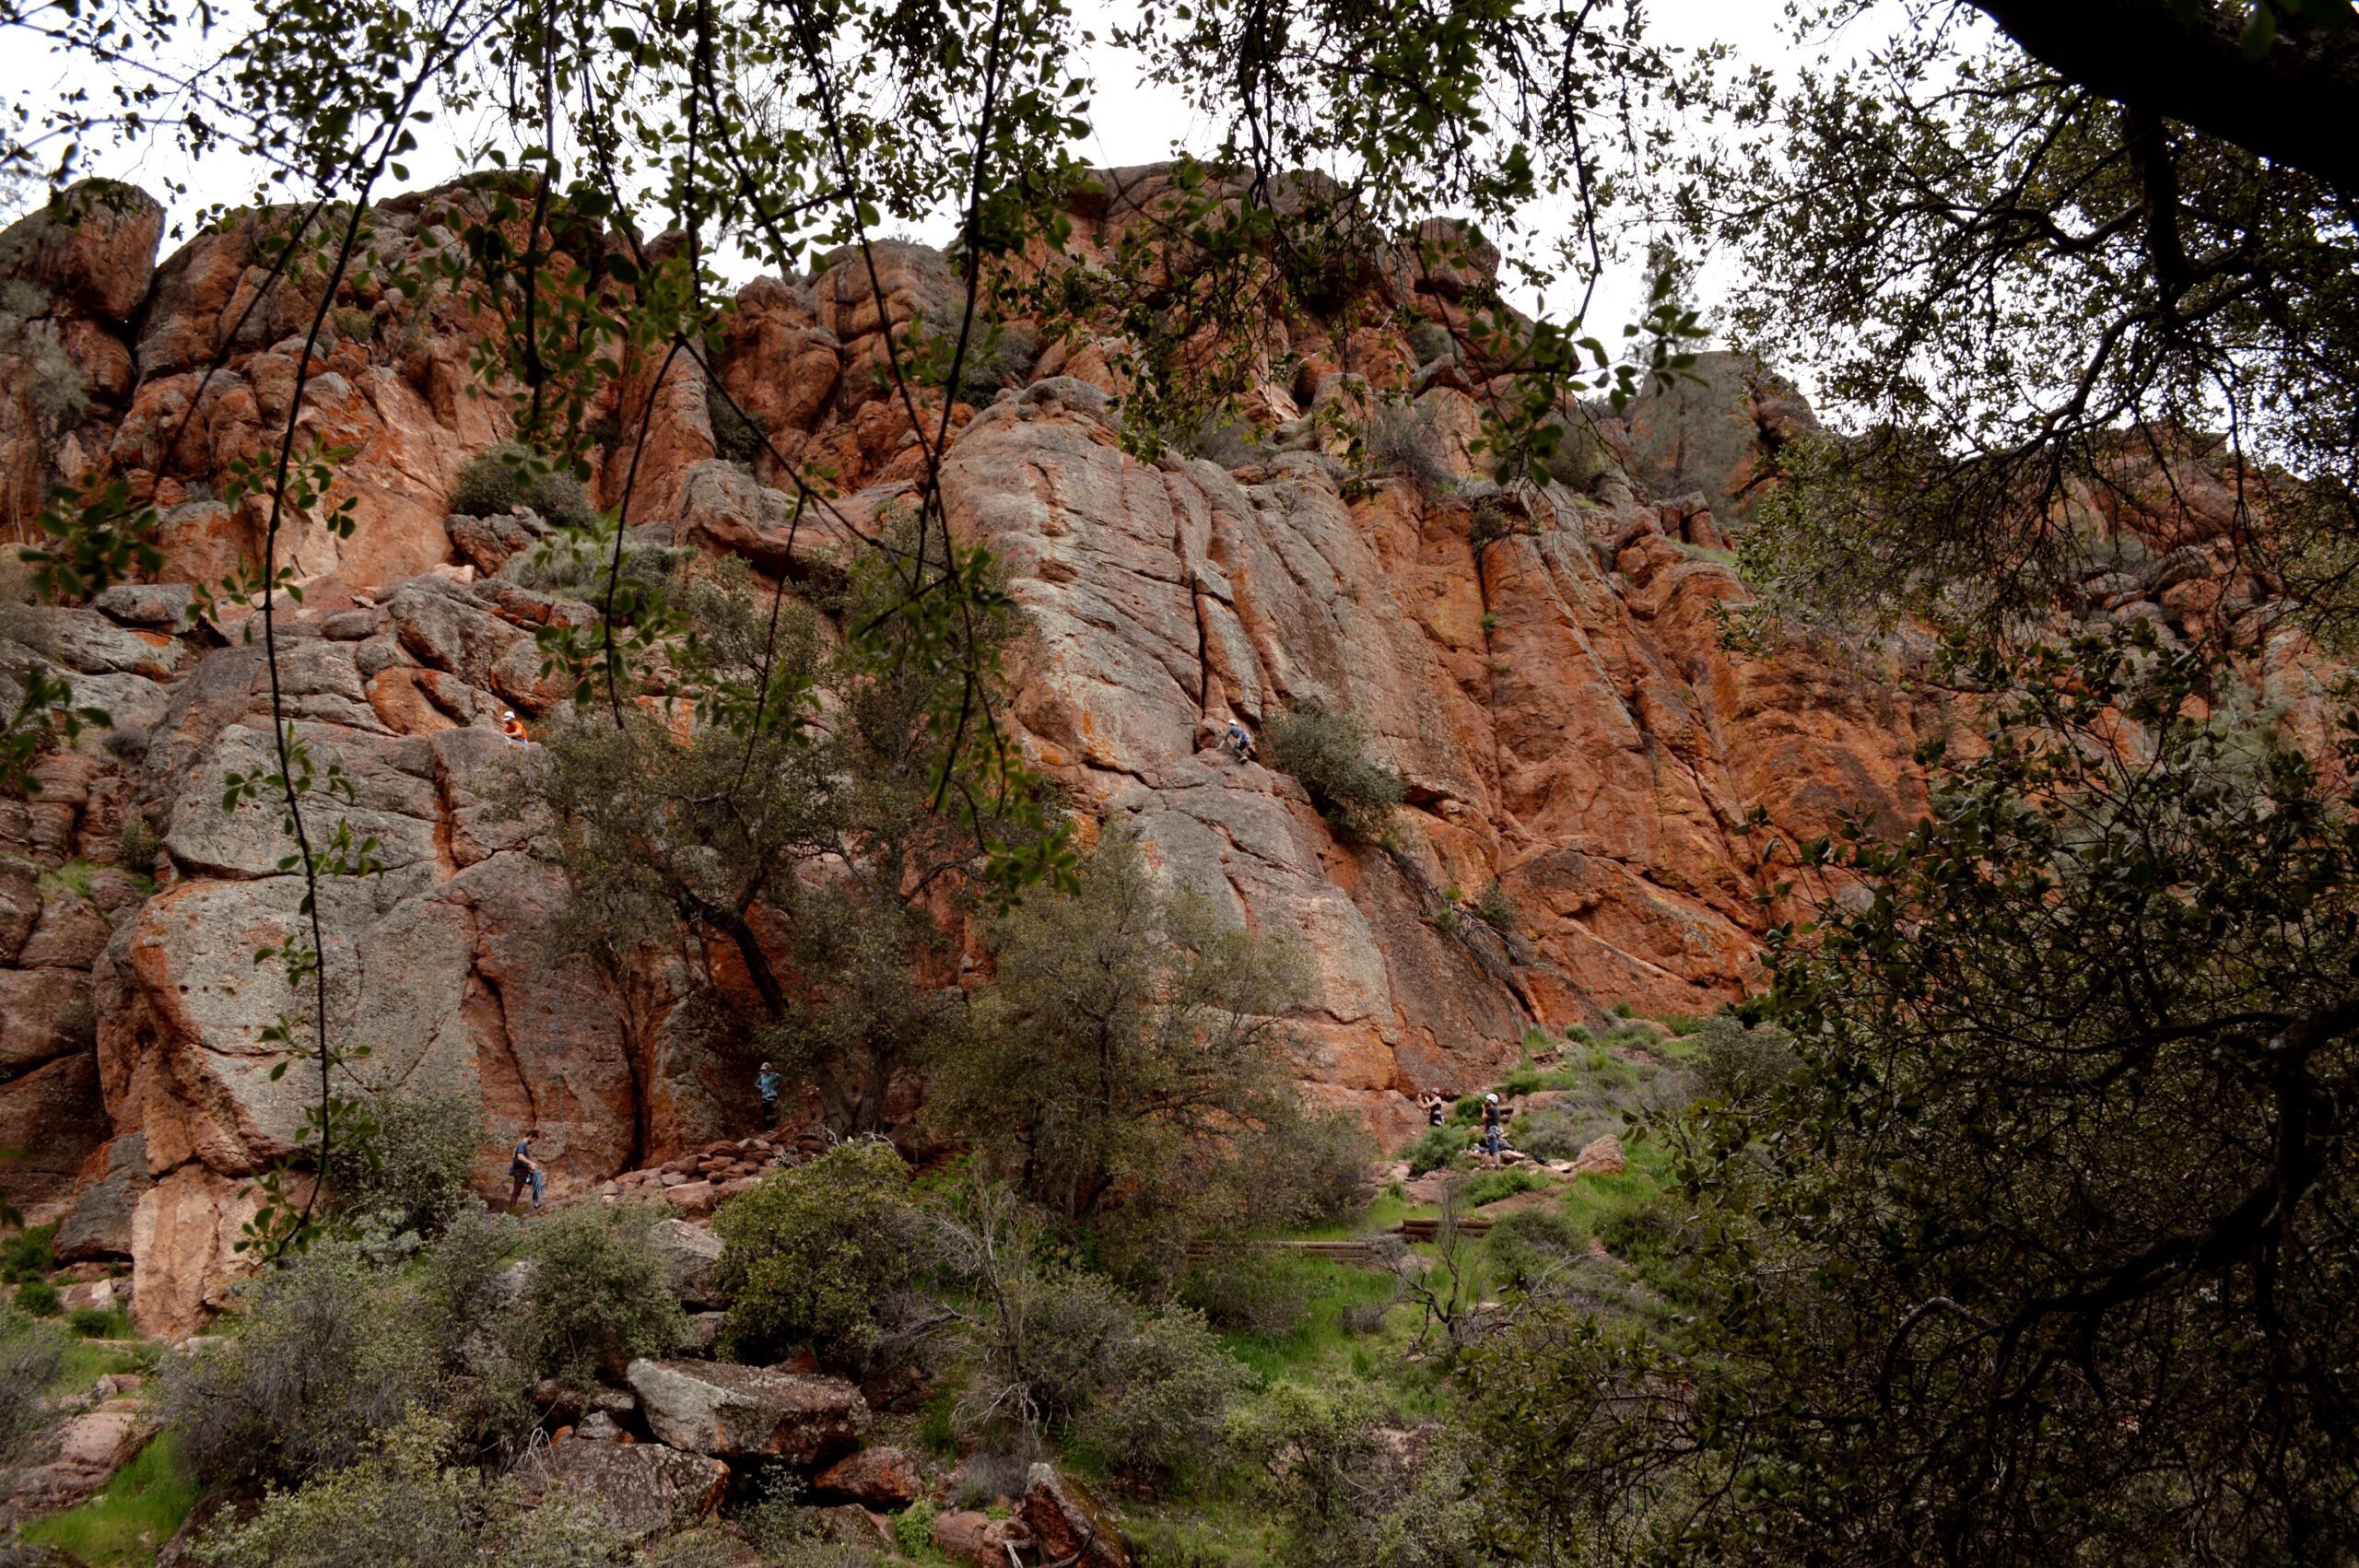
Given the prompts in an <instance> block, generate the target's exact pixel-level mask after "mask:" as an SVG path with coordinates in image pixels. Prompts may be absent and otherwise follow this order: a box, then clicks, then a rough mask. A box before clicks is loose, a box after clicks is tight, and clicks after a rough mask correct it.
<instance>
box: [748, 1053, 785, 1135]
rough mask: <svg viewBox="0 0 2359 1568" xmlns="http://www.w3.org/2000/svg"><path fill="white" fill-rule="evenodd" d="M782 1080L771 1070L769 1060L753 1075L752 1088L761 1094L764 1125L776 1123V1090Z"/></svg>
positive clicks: (781, 1083) (768, 1125)
mask: <svg viewBox="0 0 2359 1568" xmlns="http://www.w3.org/2000/svg"><path fill="white" fill-rule="evenodd" d="M784 1082H785V1081H784V1080H783V1079H781V1078H780V1076H779V1075H778V1074H777V1073H776V1072H775V1071H771V1069H770V1064H769V1062H764V1063H762V1070H761V1071H759V1072H757V1073H756V1074H755V1075H754V1088H755V1089H756V1091H757V1092H758V1093H759V1094H761V1096H762V1125H763V1126H764V1127H775V1126H777V1125H778V1092H779V1090H780V1088H781V1087H782V1086H783V1085H784Z"/></svg>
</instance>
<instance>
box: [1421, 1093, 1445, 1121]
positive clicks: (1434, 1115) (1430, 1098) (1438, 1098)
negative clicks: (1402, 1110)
mask: <svg viewBox="0 0 2359 1568" xmlns="http://www.w3.org/2000/svg"><path fill="white" fill-rule="evenodd" d="M1417 1104H1419V1105H1420V1106H1424V1107H1425V1110H1426V1126H1427V1127H1439V1126H1440V1125H1441V1124H1442V1122H1443V1120H1444V1119H1445V1118H1446V1117H1448V1116H1449V1101H1448V1100H1445V1099H1443V1098H1442V1094H1441V1091H1440V1090H1438V1089H1428V1090H1426V1094H1425V1098H1423V1099H1421V1100H1419V1101H1418V1102H1417Z"/></svg>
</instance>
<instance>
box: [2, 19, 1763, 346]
mask: <svg viewBox="0 0 2359 1568" xmlns="http://www.w3.org/2000/svg"><path fill="white" fill-rule="evenodd" d="M242 9H244V7H243V6H241V5H236V4H233V5H232V6H230V7H229V8H228V14H229V16H230V17H231V18H233V20H234V19H235V14H236V12H237V11H239V10H242ZM1785 9H1786V7H1785V6H1784V5H1782V4H1780V3H1778V0H1675V3H1673V4H1671V5H1668V6H1660V7H1657V8H1654V9H1652V10H1651V11H1650V14H1649V33H1650V36H1651V37H1653V38H1654V39H1655V40H1657V41H1660V42H1662V43H1666V44H1671V45H1676V46H1680V47H1683V48H1688V49H1699V48H1703V47H1706V46H1708V45H1710V44H1713V43H1716V42H1725V43H1728V44H1731V45H1732V46H1733V47H1734V48H1735V50H1736V51H1737V53H1738V54H1739V56H1740V57H1741V58H1742V59H1743V60H1745V61H1747V62H1755V61H1757V62H1761V63H1764V64H1771V65H1773V66H1774V67H1778V68H1790V67H1791V66H1792V65H1793V64H1796V63H1797V61H1798V59H1799V56H1798V55H1797V54H1796V52H1795V50H1794V48H1793V46H1792V44H1791V42H1790V40H1789V38H1788V36H1787V34H1786V31H1785V28H1784V12H1785ZM1076 10H1077V12H1078V14H1079V15H1080V16H1081V18H1083V19H1084V21H1085V23H1086V25H1089V26H1090V27H1091V28H1092V29H1093V30H1094V31H1096V32H1097V33H1098V34H1099V36H1100V37H1101V39H1102V38H1103V36H1104V35H1105V34H1106V33H1107V32H1108V31H1109V23H1111V22H1113V21H1116V20H1119V19H1120V15H1121V7H1120V6H1116V5H1110V4H1107V3H1106V0H1080V3H1079V4H1078V5H1077V6H1076ZM249 14H250V13H249ZM9 44H10V47H8V48H6V49H5V50H0V93H4V94H5V95H6V101H7V102H10V103H28V102H29V103H31V104H33V105H34V106H35V107H36V108H37V109H38V108H41V107H45V105H44V103H43V100H44V99H54V98H55V96H56V95H57V94H59V93H61V92H63V91H65V90H66V89H67V88H69V87H70V86H71V85H72V84H73V83H74V81H76V79H79V80H82V81H84V82H86V83H89V84H90V85H92V86H96V85H98V84H97V83H96V81H95V79H94V78H92V77H90V76H88V75H87V74H79V75H78V76H77V74H76V73H74V72H72V71H71V70H70V68H69V66H68V64H67V63H66V62H64V61H62V60H60V59H59V58H58V57H56V56H53V55H48V54H44V53H41V52H40V51H39V50H38V49H37V48H35V47H31V46H30V44H31V41H29V40H28V39H25V38H24V37H23V36H22V35H18V36H16V37H15V38H13V39H10V40H9ZM1092 67H1093V72H1094V74H1095V76H1096V77H1097V88H1096V92H1095V99H1094V109H1093V122H1094V125H1095V129H1094V130H1093V132H1092V133H1091V135H1089V137H1088V138H1087V140H1086V144H1085V146H1084V151H1085V153H1086V156H1087V157H1088V158H1090V159H1091V160H1092V161H1093V162H1097V163H1100V164H1104V165H1121V164H1133V163H1148V162H1153V161H1156V160H1157V159H1160V158H1168V157H1169V156H1170V154H1171V151H1172V148H1173V147H1174V146H1175V145H1181V146H1185V145H1194V146H1202V145H1203V142H1204V141H1205V140H1206V139H1208V138H1207V136H1206V135H1203V133H1204V131H1205V129H1206V128H1205V127H1203V126H1200V125H1196V124H1194V123H1191V117H1190V115H1189V114H1188V112H1187V111H1186V110H1185V108H1184V106H1182V105H1181V104H1180V102H1179V101H1178V99H1176V97H1175V96H1174V95H1172V94H1170V93H1168V92H1166V91H1159V90H1157V89H1156V88H1151V87H1149V86H1147V85H1145V84H1144V83H1142V82H1141V81H1140V80H1139V79H1138V76H1137V72H1136V69H1135V63H1134V61H1133V58H1132V57H1131V56H1130V55H1129V54H1127V53H1125V52H1123V51H1121V50H1118V49H1116V48H1114V47H1112V46H1111V45H1110V44H1106V43H1103V42H1101V43H1099V44H1098V45H1097V46H1096V48H1095V50H1094V52H1093V55H1092ZM469 129H470V128H469V127H464V126H461V127H455V128H454V130H456V131H458V132H459V133H460V134H459V135H454V136H453V137H452V140H451V141H449V142H447V143H445V144H444V147H443V149H442V151H441V154H440V157H438V156H437V149H436V148H434V147H431V146H429V147H428V148H425V149H422V151H421V153H420V154H419V155H418V156H416V157H413V158H409V159H408V160H407V162H408V164H409V167H410V169H411V170H412V172H413V175H414V177H415V178H414V180H413V181H412V183H413V184H418V185H425V184H433V183H437V182H440V181H442V180H445V179H448V178H450V177H451V176H452V175H453V174H456V173H458V172H460V171H461V170H459V169H458V168H457V167H456V164H457V154H456V151H455V148H456V146H458V145H459V144H460V143H462V142H464V141H467V140H470V139H472V138H471V137H469V136H468V135H465V134H464V133H466V132H467V131H468V130H469ZM478 129H479V128H478ZM84 167H85V171H86V172H92V173H101V174H107V175H111V176H113V177H115V178H118V179H123V180H127V181H133V182H134V183H137V184H141V185H144V186H146V187H147V189H149V190H150V191H153V192H155V193H158V195H161V194H163V193H164V186H165V183H166V182H167V181H183V182H185V183H186V184H187V185H188V186H189V193H188V194H187V195H186V196H185V197H182V198H178V199H175V200H174V201H172V202H171V203H170V205H171V207H172V209H173V213H172V216H173V217H174V218H175V220H181V219H185V218H186V217H187V216H189V215H190V214H192V213H194V211H196V210H197V209H199V208H201V207H203V206H205V205H209V204H211V203H214V202H229V203H233V204H234V203H239V202H241V201H243V200H245V199H247V198H248V197H249V196H250V194H251V193H252V190H253V188H254V183H255V178H254V177H255V170H254V167H253V166H252V164H250V163H249V162H247V161H246V160H244V159H242V158H236V157H234V156H229V155H219V156H217V157H215V158H210V159H208V160H207V162H206V163H205V165H204V166H203V167H200V168H194V169H192V168H191V167H190V166H189V165H188V163H187V162H186V160H185V159H183V158H181V157H180V155H179V154H178V152H177V150H176V149H174V148H173V147H171V146H169V145H163V144H150V145H146V146H121V147H107V148H100V149H95V150H94V156H92V157H90V158H88V160H87V162H86V164H85V166H84ZM21 194H22V195H23V196H25V197H28V198H32V199H37V198H38V194H39V193H38V192H37V191H35V192H25V193H21ZM1548 216H1549V215H1548V214H1546V213H1537V214H1534V215H1533V218H1534V220H1535V221H1536V223H1538V224H1541V225H1544V224H1545V223H1546V222H1547V220H1548ZM948 233H949V228H948V225H947V224H946V223H945V226H944V230H943V233H942V234H939V235H933V234H929V235H926V236H925V238H928V239H932V240H943V239H946V238H947V236H948ZM166 244H167V248H168V249H169V248H170V244H171V241H170V240H167V241H166ZM1733 265H1734V259H1732V258H1708V259H1707V260H1706V271H1705V274H1704V276H1703V279H1702V288H1701V293H1702V296H1703V298H1702V302H1703V303H1704V304H1705V305H1706V306H1707V307H1708V306H1709V305H1710V304H1711V303H1712V302H1713V300H1714V299H1715V298H1717V297H1718V296H1719V294H1720V293H1721V292H1723V291H1724V290H1725V288H1726V287H1727V286H1728V284H1729V281H1730V279H1731V276H1732V275H1733ZM746 270H748V271H750V269H746ZM1584 281H1585V280H1582V279H1568V280H1567V282H1566V283H1565V284H1564V285H1562V286H1561V287H1559V288H1558V289H1557V290H1555V291H1552V292H1553V295H1554V297H1553V298H1549V299H1548V300H1546V301H1544V302H1543V301H1540V300H1535V299H1518V300H1516V301H1515V302H1516V303H1517V304H1519V305H1520V306H1522V307H1524V308H1526V309H1530V308H1532V307H1533V306H1535V305H1543V304H1544V305H1545V307H1546V308H1547V310H1548V311H1549V313H1551V314H1553V315H1561V314H1563V313H1564V312H1565V311H1567V310H1568V309H1569V308H1570V307H1571V306H1572V305H1573V304H1574V303H1577V302H1578V299H1579V291H1580V287H1581V285H1582V283H1583V282H1584ZM1645 295H1646V280H1645V278H1644V277H1643V275H1642V274H1641V269H1640V267H1639V265H1638V264H1637V260H1636V259H1628V260H1625V262H1624V263H1621V264H1619V265H1617V266H1615V267H1613V268H1611V269H1609V271H1608V273H1607V275H1605V276H1604V277H1603V278H1602V279H1601V280H1600V284H1599V290H1598V297H1597V299H1596V302H1595V304H1594V306H1593V307H1592V309H1591V312H1590V326H1591V327H1592V329H1602V335H1608V336H1610V335H1611V334H1612V333H1613V332H1614V329H1616V328H1618V326H1619V325H1620V324H1621V323H1622V322H1625V321H1628V320H1631V319H1632V318H1633V317H1634V316H1636V315H1637V313H1638V311H1639V310H1641V309H1643V305H1644V300H1645Z"/></svg>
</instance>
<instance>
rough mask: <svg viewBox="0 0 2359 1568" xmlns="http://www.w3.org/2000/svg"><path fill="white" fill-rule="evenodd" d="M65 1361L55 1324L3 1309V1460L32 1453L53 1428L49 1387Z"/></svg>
mask: <svg viewBox="0 0 2359 1568" xmlns="http://www.w3.org/2000/svg"><path fill="white" fill-rule="evenodd" d="M64 1364H65V1336H64V1335H62V1334H60V1333H59V1332H58V1331H57V1328H56V1326H55V1325H53V1324H50V1323H41V1322H36V1321H34V1320H33V1319H32V1318H30V1317H28V1316H25V1315H24V1314H23V1313H21V1312H18V1311H15V1310H13V1309H11V1308H8V1307H5V1306H0V1461H6V1460H7V1459H9V1458H12V1457H16V1456H18V1455H20V1454H22V1453H24V1452H26V1451H27V1449H28V1448H29V1446H30V1445H31V1444H32V1441H33V1439H34V1438H36V1437H38V1436H39V1435H40V1434H41V1433H42V1432H43V1431H45V1430H47V1428H48V1426H49V1423H50V1421H51V1419H52V1415H53V1412H52V1411H51V1410H50V1409H49V1406H48V1404H47V1402H46V1401H47V1397H48V1394H49V1387H50V1385H51V1384H53V1383H54V1382H56V1381H57V1375H58V1371H59V1369H60V1368H61V1367H62V1366H63V1365H64Z"/></svg>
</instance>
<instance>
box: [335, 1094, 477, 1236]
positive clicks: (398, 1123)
mask: <svg viewBox="0 0 2359 1568" xmlns="http://www.w3.org/2000/svg"><path fill="white" fill-rule="evenodd" d="M483 1135H484V1129H483V1112H482V1106H481V1103H480V1102H479V1101H478V1100H477V1099H476V1097H475V1095H473V1094H466V1093H464V1092H463V1091H457V1090H452V1091H446V1092H442V1093H437V1094H414V1095H404V1096H402V1097H399V1098H381V1099H379V1100H378V1101H377V1102H376V1103H375V1104H374V1105H372V1106H370V1114H369V1115H367V1116H366V1117H360V1118H359V1119H358V1123H357V1125H356V1126H355V1127H354V1129H353V1131H352V1135H351V1137H350V1138H349V1139H347V1140H346V1142H345V1143H344V1145H343V1146H342V1148H341V1150H340V1151H339V1152H338V1153H337V1154H336V1156H335V1160H334V1187H335V1189H336V1193H337V1196H338V1199H339V1200H340V1202H341V1203H342V1204H343V1206H344V1207H346V1209H349V1210H351V1211H355V1212H358V1213H365V1214H368V1215H370V1216H372V1217H374V1218H376V1219H377V1220H379V1221H380V1222H381V1223H383V1224H384V1225H385V1227H386V1228H387V1229H389V1230H394V1231H416V1232H417V1234H418V1235H426V1236H430V1235H437V1234H439V1233H440V1231H441V1230H442V1228H443V1227H444V1226H446V1225H448V1224H449V1223H451V1220H452V1216H454V1215H455V1214H457V1213H458V1211H459V1210H460V1208H461V1207H462V1206H463V1205H464V1204H465V1203H466V1202H467V1201H468V1199H469V1198H470V1197H471V1196H472V1195H473V1191H474V1188H473V1181H472V1178H473V1176H474V1174H475V1152H476V1150H477V1148H478V1147H480V1145H481V1144H482V1141H483Z"/></svg>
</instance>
